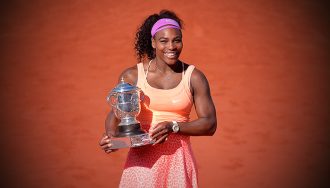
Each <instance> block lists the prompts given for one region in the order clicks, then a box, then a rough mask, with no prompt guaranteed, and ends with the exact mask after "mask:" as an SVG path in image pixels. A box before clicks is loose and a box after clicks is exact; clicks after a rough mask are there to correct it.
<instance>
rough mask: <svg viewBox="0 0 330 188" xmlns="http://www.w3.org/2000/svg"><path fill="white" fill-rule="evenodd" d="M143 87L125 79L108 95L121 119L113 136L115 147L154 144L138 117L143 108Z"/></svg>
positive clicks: (117, 115)
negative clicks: (142, 127)
mask: <svg viewBox="0 0 330 188" xmlns="http://www.w3.org/2000/svg"><path fill="white" fill-rule="evenodd" d="M141 95H142V92H141V89H140V88H138V87H136V86H133V85H131V84H129V83H126V82H125V81H124V79H123V78H122V79H121V82H120V83H119V84H118V85H117V86H116V87H115V88H114V89H113V90H112V91H111V92H110V94H109V95H108V96H107V101H108V103H109V104H110V105H111V106H112V110H113V111H114V114H115V116H116V117H117V118H118V119H120V123H119V124H118V126H117V129H116V131H115V135H114V137H112V138H111V140H112V141H111V143H112V145H113V147H112V148H113V149H117V148H123V147H139V146H143V145H148V144H152V143H153V141H152V140H151V138H150V137H149V134H148V133H146V131H144V130H142V129H141V126H140V122H139V121H138V120H137V119H136V117H137V116H138V115H139V113H140V110H141V104H140V102H141V99H142V97H141Z"/></svg>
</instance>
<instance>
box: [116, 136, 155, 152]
mask: <svg viewBox="0 0 330 188" xmlns="http://www.w3.org/2000/svg"><path fill="white" fill-rule="evenodd" d="M153 143H154V141H152V140H151V138H150V136H149V134H148V133H143V134H139V135H133V136H127V137H112V138H111V144H112V147H111V149H120V148H134V147H139V146H144V145H149V144H153Z"/></svg>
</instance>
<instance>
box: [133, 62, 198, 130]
mask: <svg viewBox="0 0 330 188" xmlns="http://www.w3.org/2000/svg"><path fill="white" fill-rule="evenodd" d="M149 66H150V62H149ZM149 66H148V69H149ZM194 68H195V67H194V66H193V65H189V67H188V68H187V70H185V71H184V72H183V73H182V79H181V81H180V83H179V84H178V85H177V86H176V87H174V88H173V89H158V88H154V87H152V86H150V85H149V83H148V81H147V74H148V71H144V67H143V63H138V64H137V69H138V80H137V86H138V87H139V88H140V89H141V90H142V91H143V93H144V99H143V101H142V104H141V112H140V114H139V116H138V117H137V119H138V120H139V121H140V122H141V126H142V127H143V128H144V129H145V130H149V128H150V127H149V126H150V125H151V126H152V125H155V124H157V123H160V122H163V121H173V120H174V121H178V122H187V121H189V115H190V112H191V108H192V105H193V98H192V94H191V91H190V77H191V74H192V72H193V70H194Z"/></svg>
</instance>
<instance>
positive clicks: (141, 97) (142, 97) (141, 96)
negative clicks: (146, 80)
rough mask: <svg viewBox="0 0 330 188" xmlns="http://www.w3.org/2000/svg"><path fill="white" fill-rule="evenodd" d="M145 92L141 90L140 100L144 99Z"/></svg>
mask: <svg viewBox="0 0 330 188" xmlns="http://www.w3.org/2000/svg"><path fill="white" fill-rule="evenodd" d="M144 96H145V95H144V93H143V91H142V90H140V102H142V101H144Z"/></svg>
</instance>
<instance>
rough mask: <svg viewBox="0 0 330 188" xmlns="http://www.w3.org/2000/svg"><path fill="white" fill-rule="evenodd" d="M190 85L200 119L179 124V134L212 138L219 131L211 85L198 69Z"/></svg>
mask: <svg viewBox="0 0 330 188" xmlns="http://www.w3.org/2000/svg"><path fill="white" fill-rule="evenodd" d="M190 83H191V87H192V91H193V98H194V105H195V109H196V113H197V117H198V119H196V120H194V121H191V122H182V123H180V122H179V123H178V124H179V127H180V131H179V132H180V134H185V135H192V136H211V135H213V134H214V133H215V131H216V129H217V115H216V109H215V106H214V103H213V100H212V97H211V92H210V86H209V83H208V81H207V79H206V77H205V75H204V74H203V73H202V72H201V71H199V70H197V69H195V70H194V72H193V74H192V76H191V82H190Z"/></svg>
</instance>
